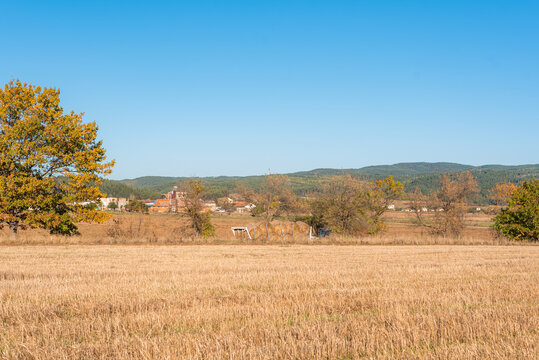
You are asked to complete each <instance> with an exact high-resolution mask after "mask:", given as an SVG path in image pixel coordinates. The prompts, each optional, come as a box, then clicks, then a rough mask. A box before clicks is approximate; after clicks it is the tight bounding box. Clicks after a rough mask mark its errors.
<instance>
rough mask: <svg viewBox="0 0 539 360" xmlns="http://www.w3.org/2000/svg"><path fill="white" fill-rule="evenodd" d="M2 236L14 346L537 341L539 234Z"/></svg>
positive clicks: (493, 355)
mask: <svg viewBox="0 0 539 360" xmlns="http://www.w3.org/2000/svg"><path fill="white" fill-rule="evenodd" d="M0 250H1V251H0V358H5V359H25V358H28V359H88V358H98V359H99V358H100V359H148V358H153V359H167V358H168V359H176V358H194V359H222V358H235V359H290V358H299V359H318V358H323V359H344V358H362V357H363V358H381V359H395V358H420V359H455V358H460V359H484V358H490V359H502V358H503V359H506V358H513V359H535V358H537V357H538V355H539V345H538V344H539V331H538V330H539V301H538V294H539V278H538V277H539V271H538V270H539V247H537V246H526V247H521V246H511V247H506V246H482V247H481V246H316V247H313V246H29V247H23V246H18V247H7V246H5V247H1V248H0Z"/></svg>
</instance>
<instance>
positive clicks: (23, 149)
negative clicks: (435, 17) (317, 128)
mask: <svg viewBox="0 0 539 360" xmlns="http://www.w3.org/2000/svg"><path fill="white" fill-rule="evenodd" d="M59 95H60V91H59V90H57V89H51V88H41V87H39V86H34V85H31V84H27V83H22V82H20V81H18V80H12V81H10V82H9V83H8V84H6V85H5V86H4V88H3V89H0V228H2V227H4V226H8V227H9V229H10V232H11V234H13V235H15V234H16V233H17V232H18V231H19V230H20V229H27V228H44V229H48V230H49V231H50V232H51V233H53V234H64V235H73V234H77V233H78V229H77V226H76V223H77V222H104V221H105V220H107V219H108V218H110V215H109V214H107V213H104V212H102V211H97V210H96V209H95V208H94V207H92V206H88V203H92V202H98V201H99V200H100V199H101V198H102V197H104V196H105V194H104V193H103V192H102V191H101V190H100V186H102V185H103V180H102V178H103V177H104V176H106V175H108V174H110V173H111V169H112V167H113V165H114V161H108V160H107V157H106V151H105V149H104V147H103V144H102V142H101V141H99V140H98V139H97V130H98V127H97V124H96V123H95V122H88V123H85V122H83V114H77V113H74V112H73V111H71V112H65V111H64V109H63V108H62V107H61V106H60V97H59ZM319 181H320V182H321V186H319V187H317V188H315V189H312V190H311V191H307V190H305V192H304V194H303V195H302V196H298V195H297V193H295V192H294V191H293V190H292V186H291V181H290V178H289V177H287V176H285V175H275V174H269V175H266V176H264V177H263V178H262V180H261V181H260V182H259V183H258V184H259V186H258V188H257V189H255V188H253V187H249V186H247V185H246V184H245V183H241V184H239V185H238V186H237V188H236V192H238V193H240V194H241V195H242V196H243V198H244V199H245V200H246V201H249V202H252V203H253V204H254V205H255V207H254V208H253V209H252V212H253V215H254V216H259V217H261V218H262V219H263V220H264V222H266V223H270V222H271V221H272V220H273V219H275V218H277V217H288V218H291V217H292V218H294V219H303V220H305V221H306V222H308V223H309V224H310V225H311V226H313V228H315V229H321V228H324V227H330V228H331V229H332V230H333V231H334V232H336V233H338V234H343V235H364V234H365V235H366V234H376V233H378V232H380V231H383V230H384V229H385V227H386V224H385V223H384V221H383V214H384V213H385V212H386V211H387V210H388V205H389V204H390V203H391V202H393V201H395V200H399V199H402V198H404V196H405V193H404V185H403V183H401V182H399V181H396V180H395V179H394V178H393V177H391V176H390V177H386V178H382V179H375V180H368V179H365V178H364V177H362V176H352V175H350V174H342V175H337V176H332V177H329V178H323V179H319ZM439 181H440V186H439V188H438V189H436V190H431V191H430V192H428V193H424V192H423V191H422V190H421V189H420V188H419V187H417V188H416V190H414V191H413V192H412V193H410V194H409V200H410V202H411V204H412V205H411V206H412V209H413V210H414V211H415V214H416V217H417V224H418V226H423V227H426V228H429V229H431V231H432V232H433V233H435V234H440V235H456V236H459V235H460V234H461V233H462V229H463V226H464V225H463V224H464V214H465V209H466V206H468V205H469V204H470V202H471V201H473V199H474V197H476V196H478V194H479V186H478V183H477V180H476V179H475V178H474V176H473V175H472V173H471V172H470V171H465V172H462V173H459V174H444V175H441V176H440V179H439ZM206 190H207V189H206V186H205V185H204V184H203V183H202V182H201V180H200V179H197V180H195V179H189V180H187V182H185V185H184V193H185V194H186V195H185V203H186V210H187V215H188V216H189V218H190V219H191V224H192V227H193V228H194V229H195V231H196V232H197V233H198V234H200V235H202V236H213V234H214V233H215V228H214V227H213V225H212V224H211V217H210V215H209V214H208V213H204V212H203V209H202V202H201V200H202V197H203V196H204V192H205V191H206ZM489 196H490V198H491V200H492V201H494V202H496V203H499V204H501V206H503V207H502V209H501V211H500V213H499V214H497V216H496V217H495V218H494V228H495V229H496V230H497V231H498V232H500V233H501V234H503V235H504V236H506V237H508V238H510V239H515V240H522V239H525V240H532V241H537V240H538V239H537V237H538V228H539V180H536V179H530V180H524V181H522V182H521V184H520V185H519V186H516V185H513V184H508V183H502V184H498V185H496V186H495V187H492V189H491V193H489ZM142 205H143V204H141V203H140V202H137V203H135V202H132V204H130V207H131V208H132V209H133V211H136V210H137V209H142ZM424 208H427V209H431V210H433V214H434V215H433V216H432V217H430V218H426V217H425V216H424V214H423V213H424V211H423V209H424Z"/></svg>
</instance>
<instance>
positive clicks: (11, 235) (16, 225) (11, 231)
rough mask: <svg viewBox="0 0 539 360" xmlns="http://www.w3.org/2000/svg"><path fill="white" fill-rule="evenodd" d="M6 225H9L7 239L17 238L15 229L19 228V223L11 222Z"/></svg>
mask: <svg viewBox="0 0 539 360" xmlns="http://www.w3.org/2000/svg"><path fill="white" fill-rule="evenodd" d="M8 225H9V239H10V240H15V239H17V231H18V230H19V223H18V222H11V223H9V224H8Z"/></svg>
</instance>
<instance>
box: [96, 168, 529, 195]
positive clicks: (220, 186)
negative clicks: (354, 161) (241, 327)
mask: <svg viewBox="0 0 539 360" xmlns="http://www.w3.org/2000/svg"><path fill="white" fill-rule="evenodd" d="M465 170H470V171H471V172H472V173H473V175H474V176H475V178H476V179H477V181H478V183H479V186H480V187H481V192H482V194H483V198H482V200H481V202H483V203H486V201H487V200H486V198H485V197H484V195H486V193H487V191H488V190H489V189H491V188H492V187H494V186H495V185H496V184H497V183H499V182H504V181H508V182H513V183H519V182H520V181H522V180H523V179H528V178H532V177H536V178H539V164H531V165H518V166H506V165H483V166H471V165H463V164H455V163H426V162H415V163H399V164H394V165H380V166H367V167H364V168H360V169H315V170H310V171H301V172H295V173H290V174H287V175H288V177H289V178H290V181H291V184H292V188H293V190H294V192H295V193H296V194H298V195H303V194H306V193H309V192H312V191H316V190H317V189H319V188H320V185H321V183H322V182H323V181H324V180H326V179H328V178H330V177H331V176H334V175H340V174H351V175H354V176H364V177H365V178H374V179H378V178H383V177H387V176H394V177H395V179H396V180H398V181H401V182H402V183H404V185H405V190H406V191H412V190H414V189H415V188H416V187H419V188H420V189H421V190H422V191H423V192H424V193H428V192H430V191H432V190H434V189H436V188H437V187H438V184H439V176H440V174H442V173H457V172H461V171H465ZM262 178H263V177H262V176H245V177H237V176H219V177H204V178H201V180H202V182H203V183H204V185H206V186H207V188H208V191H207V195H206V196H207V197H208V198H217V197H220V196H224V195H227V194H228V193H230V192H232V191H233V190H234V188H235V187H236V185H237V184H239V183H243V184H246V185H248V186H250V187H252V188H254V189H257V188H258V187H259V186H260V184H261V182H262ZM186 179H187V178H185V177H162V176H144V177H140V178H136V179H126V180H120V181H113V180H106V181H105V182H104V184H103V186H102V190H103V191H104V192H105V193H107V194H108V196H121V197H129V196H134V197H135V198H139V199H155V198H159V197H160V196H161V194H163V193H165V192H167V191H170V190H171V189H172V187H173V186H174V185H177V183H178V181H179V182H182V181H185V180H186Z"/></svg>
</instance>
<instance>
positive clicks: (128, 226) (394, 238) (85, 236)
mask: <svg viewBox="0 0 539 360" xmlns="http://www.w3.org/2000/svg"><path fill="white" fill-rule="evenodd" d="M414 219H415V216H414V215H413V214H411V213H404V212H389V213H388V214H387V215H386V216H385V221H386V222H387V224H388V229H387V230H386V231H384V232H383V233H381V234H379V235H377V236H363V237H339V236H336V235H335V234H334V235H332V236H331V237H330V238H322V239H317V240H311V239H309V236H308V228H309V227H308V225H307V224H304V223H303V226H302V227H301V226H300V225H299V223H298V224H296V227H295V231H294V232H293V233H292V231H291V224H292V223H291V222H290V221H284V220H283V221H281V220H276V221H274V224H273V227H274V229H273V230H274V231H273V232H270V239H269V240H268V239H267V238H266V233H265V231H264V230H262V231H260V230H261V229H264V226H263V225H262V220H261V219H259V218H253V217H250V216H216V217H213V218H212V223H213V224H214V225H215V228H216V236H215V237H214V238H211V239H200V238H197V237H194V236H193V234H192V230H191V229H190V228H189V224H188V219H187V218H185V217H181V216H178V215H167V214H164V215H137V214H129V213H124V214H116V215H114V219H113V220H109V221H107V222H105V223H104V224H84V223H83V224H79V229H80V232H81V236H74V237H64V236H51V235H49V233H48V232H47V231H45V230H28V231H23V232H21V233H20V234H19V236H18V238H17V239H15V240H13V239H10V237H9V236H8V230H7V229H4V230H3V231H2V230H0V245H21V244H26V245H58V244H61V245H74V244H86V245H88V244H132V245H133V244H208V243H211V244H278V245H283V244H348V245H350V244H376V245H390V244H393V245H405V244H408V245H427V244H447V245H449V244H453V245H454V244H459V245H506V244H508V242H507V241H505V240H504V239H501V238H499V237H496V236H495V235H494V233H493V231H492V229H491V228H490V225H491V216H489V215H484V214H469V215H468V216H467V219H466V228H465V230H464V234H463V236H462V237H461V238H454V237H449V238H440V237H433V236H431V235H430V233H429V231H428V230H427V229H425V228H421V227H418V226H416V225H415V224H414ZM232 226H245V227H248V228H249V229H251V235H253V236H254V237H255V239H254V240H249V239H248V238H247V236H239V235H238V236H236V237H235V236H234V235H233V233H232V231H231V227H232ZM281 226H282V228H283V229H284V232H285V236H284V239H283V237H282V235H281V233H280V227H281ZM254 228H258V230H257V231H256V233H254V232H253V231H252V230H253V229H254Z"/></svg>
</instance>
